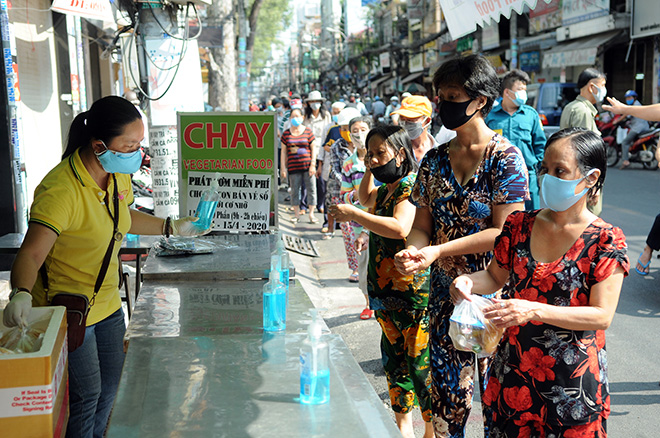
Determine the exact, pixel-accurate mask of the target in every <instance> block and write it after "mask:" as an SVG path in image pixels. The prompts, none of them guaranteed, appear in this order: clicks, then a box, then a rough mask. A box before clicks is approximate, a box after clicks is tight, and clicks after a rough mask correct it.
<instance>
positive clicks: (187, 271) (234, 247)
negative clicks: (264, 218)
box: [142, 234, 295, 281]
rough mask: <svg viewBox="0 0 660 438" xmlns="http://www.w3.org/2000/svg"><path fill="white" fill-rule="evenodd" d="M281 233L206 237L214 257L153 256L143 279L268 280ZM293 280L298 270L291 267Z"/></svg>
mask: <svg viewBox="0 0 660 438" xmlns="http://www.w3.org/2000/svg"><path fill="white" fill-rule="evenodd" d="M278 238H279V236H278V235H277V234H227V235H221V236H203V237H200V238H199V239H203V241H204V242H209V243H210V244H211V245H212V246H213V247H214V252H213V253H211V254H199V255H192V256H176V257H149V258H148V259H147V262H146V263H145V265H144V267H143V269H142V278H143V279H144V280H145V281H147V280H159V281H164V280H168V281H178V280H193V281H218V280H244V279H255V278H256V279H259V278H261V279H265V278H268V273H269V272H270V254H271V252H273V251H274V250H275V246H276V243H277V240H276V239H278ZM289 271H290V277H293V276H295V268H294V266H293V265H292V264H289Z"/></svg>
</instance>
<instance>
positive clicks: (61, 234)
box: [4, 96, 208, 437]
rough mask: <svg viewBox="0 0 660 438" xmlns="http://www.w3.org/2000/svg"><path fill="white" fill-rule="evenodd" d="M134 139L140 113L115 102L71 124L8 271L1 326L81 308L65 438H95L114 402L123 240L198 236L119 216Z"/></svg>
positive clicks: (138, 135) (182, 224)
mask: <svg viewBox="0 0 660 438" xmlns="http://www.w3.org/2000/svg"><path fill="white" fill-rule="evenodd" d="M143 138H144V125H143V123H142V119H141V117H140V113H139V112H138V110H137V109H136V108H135V107H134V106H133V104H131V103H130V102H129V101H127V100H125V99H123V98H121V97H117V96H108V97H104V98H102V99H100V100H98V101H96V102H95V103H94V104H93V105H92V107H91V108H90V109H89V111H85V112H83V113H80V114H79V115H78V116H76V118H75V119H74V120H73V122H72V124H71V127H70V129H69V138H68V141H67V148H66V151H65V152H64V155H63V157H62V161H61V162H60V163H59V164H58V165H57V166H55V168H54V169H53V170H51V171H50V172H49V173H48V175H46V177H45V178H44V179H43V180H42V181H41V183H40V184H39V186H38V187H37V188H36V190H35V196H34V202H33V203H32V206H31V208H30V220H29V225H28V231H27V233H26V235H25V239H24V240H23V244H22V245H21V248H20V249H19V251H18V254H17V255H16V260H15V261H14V265H13V267H12V271H11V284H12V286H13V289H12V293H11V295H10V303H9V304H8V305H7V307H6V309H5V311H4V323H5V325H7V326H16V325H23V326H25V325H27V318H28V316H29V313H30V310H31V308H32V305H33V303H34V305H35V306H45V305H48V304H50V302H51V300H52V298H53V297H54V296H56V295H57V294H59V293H63V292H67V293H74V294H82V295H86V296H87V297H88V298H89V300H90V305H91V308H90V309H89V313H88V317H87V322H86V323H87V327H86V329H85V337H84V341H83V342H82V344H81V345H80V346H79V347H78V348H77V349H75V350H74V351H70V353H69V411H70V416H69V423H68V425H67V436H81V437H92V436H93V437H102V436H103V432H104V431H105V428H106V425H107V422H108V417H109V416H110V410H111V409H112V404H113V402H114V398H115V394H116V392H117V386H118V384H119V376H120V374H121V370H122V366H123V363H124V351H123V337H124V332H125V330H126V326H125V323H124V314H123V311H122V309H121V300H120V297H119V278H118V277H119V276H118V275H117V272H118V269H119V260H118V256H117V255H118V252H119V247H120V245H121V241H122V239H123V236H125V235H126V233H132V234H152V235H158V234H165V235H168V236H169V235H189V236H191V235H199V234H204V233H206V232H208V230H202V229H200V228H198V227H196V226H195V225H194V224H193V222H194V221H195V220H196V219H195V218H183V219H177V220H171V219H170V218H167V219H162V218H157V217H154V216H150V215H148V214H145V213H141V212H138V211H137V210H133V209H130V208H129V206H130V205H131V204H132V203H133V191H132V188H131V176H130V174H131V173H134V172H136V171H137V170H138V169H139V167H140V164H141V162H142V151H141V147H140V143H141V142H142V139H143ZM106 252H109V254H106ZM104 259H108V260H109V264H108V266H107V270H106V271H105V273H104V270H103V269H101V265H102V262H103V260H104ZM40 271H41V272H40ZM97 279H98V281H100V283H101V284H100V285H97ZM70 341H71V340H70Z"/></svg>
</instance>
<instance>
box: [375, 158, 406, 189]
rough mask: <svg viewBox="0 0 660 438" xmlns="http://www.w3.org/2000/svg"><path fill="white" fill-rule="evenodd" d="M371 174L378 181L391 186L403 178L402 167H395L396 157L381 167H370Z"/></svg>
mask: <svg viewBox="0 0 660 438" xmlns="http://www.w3.org/2000/svg"><path fill="white" fill-rule="evenodd" d="M371 173H372V174H373V175H374V178H376V179H377V180H378V181H380V182H382V183H385V184H391V183H393V182H394V181H396V180H398V179H400V178H401V177H402V176H403V166H399V167H397V165H396V157H394V158H392V159H391V160H390V161H388V162H387V163H385V164H383V165H382V166H378V167H372V168H371Z"/></svg>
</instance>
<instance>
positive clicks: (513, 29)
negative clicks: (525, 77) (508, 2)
mask: <svg viewBox="0 0 660 438" xmlns="http://www.w3.org/2000/svg"><path fill="white" fill-rule="evenodd" d="M509 34H510V36H511V65H510V70H513V69H516V68H518V14H513V13H512V14H511V19H510V20H509Z"/></svg>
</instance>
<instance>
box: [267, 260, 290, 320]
mask: <svg viewBox="0 0 660 438" xmlns="http://www.w3.org/2000/svg"><path fill="white" fill-rule="evenodd" d="M263 291H264V317H263V324H264V330H265V331H280V330H284V329H285V328H286V294H285V291H284V287H283V286H282V283H280V273H279V272H278V271H277V269H271V271H270V274H269V278H268V283H266V284H265V285H264V289H263Z"/></svg>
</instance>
